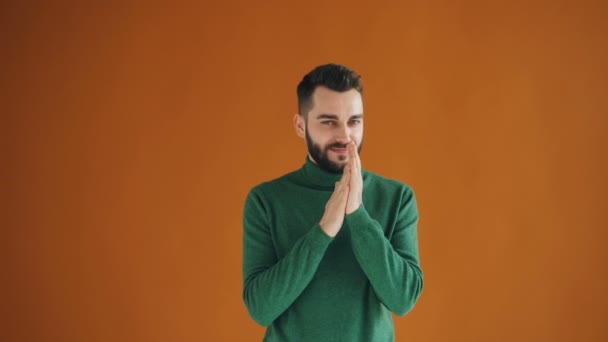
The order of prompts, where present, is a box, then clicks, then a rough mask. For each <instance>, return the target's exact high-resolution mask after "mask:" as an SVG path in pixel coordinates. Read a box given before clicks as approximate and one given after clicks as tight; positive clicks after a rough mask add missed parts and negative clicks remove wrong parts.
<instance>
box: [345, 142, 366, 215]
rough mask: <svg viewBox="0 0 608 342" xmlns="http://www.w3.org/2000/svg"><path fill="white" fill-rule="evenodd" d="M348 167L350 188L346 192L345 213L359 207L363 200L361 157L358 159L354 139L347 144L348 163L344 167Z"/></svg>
mask: <svg viewBox="0 0 608 342" xmlns="http://www.w3.org/2000/svg"><path fill="white" fill-rule="evenodd" d="M347 167H348V168H349V169H350V173H351V175H350V189H349V193H348V200H347V202H346V215H348V214H350V213H352V212H353V211H355V210H357V209H359V207H360V206H361V203H362V202H363V177H362V176H361V159H359V153H357V145H356V144H355V141H354V140H353V141H351V142H350V144H348V164H347V166H346V167H345V168H344V172H345V173H346V168H347Z"/></svg>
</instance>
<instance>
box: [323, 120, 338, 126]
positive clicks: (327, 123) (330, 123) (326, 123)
mask: <svg viewBox="0 0 608 342" xmlns="http://www.w3.org/2000/svg"><path fill="white" fill-rule="evenodd" d="M321 124H323V125H328V126H333V125H335V122H333V121H321Z"/></svg>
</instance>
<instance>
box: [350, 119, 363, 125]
mask: <svg viewBox="0 0 608 342" xmlns="http://www.w3.org/2000/svg"><path fill="white" fill-rule="evenodd" d="M360 123H361V120H351V121H350V124H351V125H358V124H360Z"/></svg>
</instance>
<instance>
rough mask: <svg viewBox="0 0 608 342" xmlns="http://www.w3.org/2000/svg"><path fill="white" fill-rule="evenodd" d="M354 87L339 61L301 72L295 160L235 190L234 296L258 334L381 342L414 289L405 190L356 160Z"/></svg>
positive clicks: (413, 244)
mask: <svg viewBox="0 0 608 342" xmlns="http://www.w3.org/2000/svg"><path fill="white" fill-rule="evenodd" d="M362 92H363V88H362V85H361V79H360V77H359V76H358V75H357V74H356V73H355V72H354V71H352V70H350V69H348V68H347V67H345V66H341V65H336V64H328V65H322V66H319V67H317V68H315V69H314V70H313V71H311V72H310V73H309V74H307V75H306V76H304V78H303V80H302V81H301V82H300V84H299V85H298V88H297V93H298V111H299V113H298V114H296V115H295V116H294V125H295V129H296V133H297V134H298V136H300V137H301V138H303V139H305V141H306V145H307V147H308V156H307V158H306V162H305V164H304V166H303V167H302V168H301V169H299V170H297V171H294V172H292V173H289V174H287V175H284V176H282V177H280V178H278V179H275V180H273V181H270V182H266V183H263V184H260V185H258V186H256V187H254V188H253V189H252V190H251V192H250V193H249V195H248V197H247V200H246V203H245V210H244V219H243V224H244V244H243V276H244V291H243V298H244V301H245V304H246V306H247V309H248V310H249V313H250V315H251V317H252V318H253V319H254V320H255V321H256V322H258V323H259V324H261V325H263V326H267V327H268V328H267V330H266V335H265V337H264V340H265V341H314V342H327V341H348V342H356V341H365V342H370V341H393V340H394V329H393V320H392V315H391V312H393V313H395V314H397V315H404V314H406V313H407V312H408V311H409V310H411V309H412V308H413V306H414V304H415V303H416V301H417V299H418V297H419V296H420V293H421V291H422V285H423V279H422V270H421V268H420V262H419V257H418V235H417V223H418V210H417V207H416V200H415V197H414V193H413V191H412V189H411V188H410V187H408V186H407V185H405V184H403V183H400V182H397V181H394V180H389V179H386V178H383V177H381V176H379V175H376V174H374V173H371V172H369V171H367V170H365V169H362V168H361V160H360V159H359V153H360V152H361V146H362V143H363V121H364V119H363V118H364V115H363V101H362Z"/></svg>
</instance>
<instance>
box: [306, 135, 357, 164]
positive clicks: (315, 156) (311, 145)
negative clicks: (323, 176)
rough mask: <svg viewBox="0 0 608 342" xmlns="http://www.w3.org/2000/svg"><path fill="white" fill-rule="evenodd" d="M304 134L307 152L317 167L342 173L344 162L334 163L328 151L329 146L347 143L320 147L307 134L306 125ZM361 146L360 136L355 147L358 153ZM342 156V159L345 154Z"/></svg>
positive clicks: (338, 146)
mask: <svg viewBox="0 0 608 342" xmlns="http://www.w3.org/2000/svg"><path fill="white" fill-rule="evenodd" d="M305 136H306V146H307V147H308V153H309V154H310V156H311V157H312V160H313V161H314V162H315V163H317V165H319V167H320V168H322V169H323V170H326V171H329V172H331V173H342V171H343V170H344V166H346V163H342V164H338V163H335V162H333V161H331V160H329V154H328V153H329V150H330V149H331V148H347V145H345V144H340V143H335V144H331V145H327V146H325V148H324V149H322V148H321V146H320V145H319V144H316V143H315V142H314V141H312V139H311V138H310V135H309V134H308V127H307V129H306V132H305ZM362 147H363V138H361V143H359V146H358V147H357V153H358V154H361V148H362ZM343 157H344V160H346V156H343Z"/></svg>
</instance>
